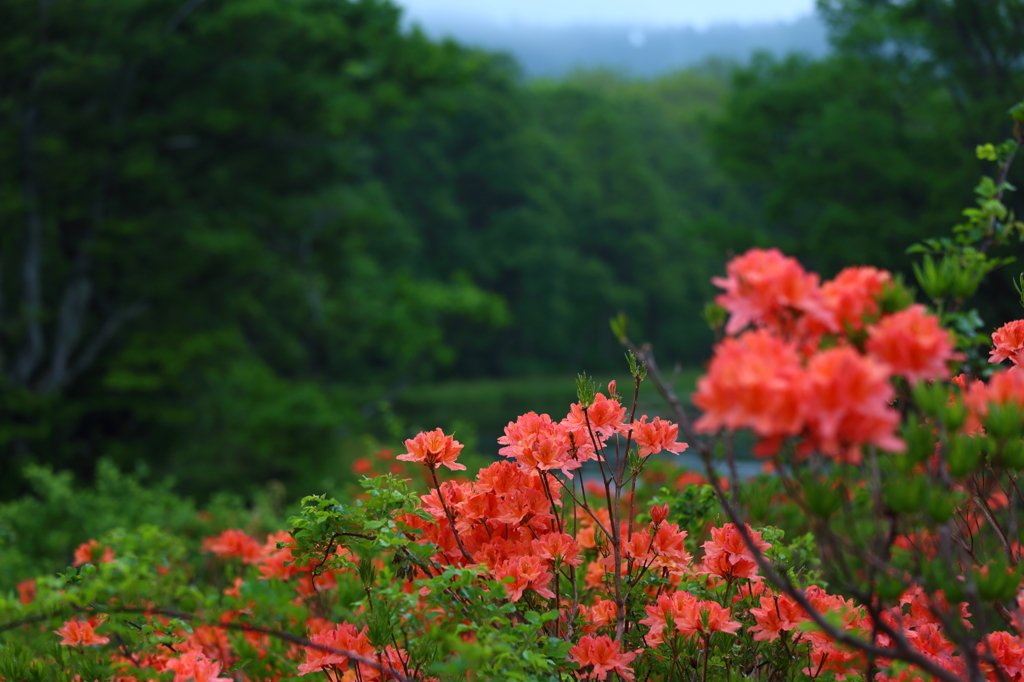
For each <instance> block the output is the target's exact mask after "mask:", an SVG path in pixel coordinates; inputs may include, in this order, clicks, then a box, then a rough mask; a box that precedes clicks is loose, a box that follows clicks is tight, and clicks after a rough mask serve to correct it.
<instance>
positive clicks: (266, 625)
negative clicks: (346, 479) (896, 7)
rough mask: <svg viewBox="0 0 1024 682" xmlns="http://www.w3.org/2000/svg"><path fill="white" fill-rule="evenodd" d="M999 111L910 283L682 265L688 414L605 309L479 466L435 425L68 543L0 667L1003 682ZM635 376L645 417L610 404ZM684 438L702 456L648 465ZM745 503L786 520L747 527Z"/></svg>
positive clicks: (1005, 545)
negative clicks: (249, 517) (586, 349)
mask: <svg viewBox="0 0 1024 682" xmlns="http://www.w3.org/2000/svg"><path fill="white" fill-rule="evenodd" d="M1014 116H1015V117H1016V121H1017V122H1016V127H1015V129H1014V137H1013V139H1011V140H1009V141H1008V142H1006V143H1004V144H1002V145H999V146H995V145H985V146H981V147H979V148H978V156H979V158H981V159H983V160H987V161H989V162H992V163H994V164H995V168H996V172H995V175H994V177H993V178H988V179H987V180H985V181H983V182H982V183H981V184H980V185H979V186H978V189H977V192H978V195H979V201H978V206H977V207H976V208H971V209H968V210H967V211H965V214H964V218H965V220H964V223H963V224H961V225H958V226H957V227H956V228H955V230H954V236H953V237H951V238H944V239H937V240H933V241H929V242H926V243H924V244H922V245H920V246H919V247H917V248H916V249H915V250H916V251H919V252H921V253H922V259H921V264H920V266H919V267H918V269H917V273H916V274H917V280H918V285H919V286H920V289H921V292H922V294H923V297H924V299H925V300H924V302H923V303H917V302H915V298H914V293H913V292H912V291H911V290H910V289H909V287H907V286H906V285H905V284H904V283H903V282H902V281H901V279H900V278H899V277H896V276H894V275H892V274H891V273H888V272H886V271H883V270H879V269H875V268H872V267H866V266H864V267H853V268H848V269H846V270H844V271H842V272H840V273H839V274H838V275H837V276H836V277H835V278H833V279H831V280H829V281H826V282H824V283H823V282H821V280H820V278H819V277H818V276H817V275H816V274H814V273H811V272H807V271H806V270H805V269H804V268H803V267H802V266H801V265H800V263H798V262H797V261H796V260H794V259H792V258H789V257H786V256H785V255H784V254H782V253H781V252H779V251H778V250H775V249H754V250H751V251H749V252H747V253H745V254H742V255H740V256H739V257H737V258H735V259H734V260H732V261H731V262H730V263H729V265H728V267H727V269H726V272H725V276H724V277H721V278H716V279H715V280H714V283H715V284H716V285H717V286H718V287H720V288H721V290H722V293H721V294H720V295H719V296H718V297H717V299H716V302H715V304H714V305H712V306H710V307H709V308H708V315H707V317H708V320H709V321H710V322H711V323H712V324H713V326H715V327H716V329H717V330H718V332H719V335H720V340H719V342H718V343H717V345H716V347H715V350H714V354H713V357H712V358H711V360H710V362H709V363H708V365H707V371H706V373H705V374H704V376H702V377H701V378H700V379H699V381H698V383H697V390H696V392H695V393H694V395H693V397H692V403H693V405H694V406H695V407H696V408H698V410H699V415H696V417H694V415H692V414H689V413H688V412H687V411H686V409H684V406H683V403H682V402H681V401H680V400H679V398H678V397H677V396H676V395H675V392H674V390H673V388H672V385H671V382H670V381H669V380H667V379H666V377H664V376H663V375H662V374H661V372H660V370H659V368H658V364H657V362H656V360H655V357H654V354H653V352H652V350H651V348H650V347H649V346H647V345H642V346H635V345H634V344H633V343H632V342H631V341H630V339H629V338H628V337H627V335H626V328H625V323H624V321H623V320H621V319H620V320H617V321H616V322H615V323H614V327H615V329H616V331H617V333H618V335H619V336H620V338H621V339H622V341H623V343H624V344H626V345H627V346H628V347H629V348H630V351H629V353H628V355H627V358H628V361H629V368H630V373H631V376H632V383H631V384H630V385H628V386H621V387H620V386H618V385H616V383H615V382H612V383H611V384H609V385H608V386H607V387H603V386H602V387H599V386H597V385H595V383H594V382H592V381H590V380H588V379H587V378H586V377H581V378H580V380H579V381H578V383H577V402H576V403H574V404H572V405H570V406H567V408H568V409H567V413H566V414H565V415H564V417H562V418H560V419H556V418H552V417H551V416H549V415H547V414H536V413H534V412H530V413H527V414H524V415H521V416H519V417H518V418H517V419H515V420H514V421H511V422H510V423H509V424H508V426H507V427H506V428H505V433H504V436H502V437H501V438H500V439H499V440H498V445H499V446H500V447H499V448H498V450H497V455H498V456H499V458H498V460H497V461H495V462H494V463H492V464H490V465H489V466H485V467H483V468H481V469H480V470H479V471H475V472H469V471H468V470H467V467H466V465H465V464H464V463H463V462H461V461H460V458H461V456H462V449H463V446H462V444H460V443H459V442H458V441H457V440H456V439H455V438H454V436H453V435H452V434H446V433H444V432H443V431H442V430H440V429H436V430H434V431H428V432H423V433H420V434H419V435H417V436H415V437H414V438H411V439H409V440H406V441H405V443H404V448H403V451H402V452H401V453H400V454H398V455H397V456H395V455H394V453H389V452H388V451H382V452H381V453H379V455H378V456H377V457H376V458H375V459H365V460H360V461H359V462H358V463H357V468H358V470H359V471H360V473H362V474H364V477H363V479H362V482H361V484H360V489H359V491H358V493H357V494H356V495H355V496H354V497H353V499H352V500H351V501H350V502H340V501H339V500H338V499H336V498H334V497H330V496H328V495H315V496H310V497H307V498H305V499H304V500H303V501H302V504H301V509H300V510H299V512H298V513H296V514H295V515H293V516H292V517H291V518H290V519H289V520H288V523H287V526H286V527H283V528H282V529H280V530H278V531H274V532H269V533H268V532H260V533H257V532H256V530H255V528H238V527H232V528H226V529H222V530H221V531H220V532H218V533H214V534H210V535H208V536H207V537H205V538H203V539H202V540H201V541H198V540H196V539H194V538H191V537H189V536H188V535H187V534H183V533H180V532H178V533H175V532H170V531H168V530H167V529H164V528H160V527H159V526H158V525H142V526H139V527H137V528H136V529H135V530H133V531H132V532H126V531H124V530H120V529H116V528H115V529H112V530H109V531H108V532H106V533H104V534H102V535H101V536H100V537H93V538H82V540H83V543H82V544H81V545H80V546H79V547H78V549H77V550H76V551H75V552H74V555H73V557H71V559H72V561H71V566H70V567H68V568H67V569H66V570H64V571H62V572H60V573H57V574H49V575H38V576H35V577H30V578H27V579H25V580H22V581H20V582H19V583H18V585H17V589H16V590H14V591H12V592H10V593H9V594H8V595H7V596H6V597H3V598H2V600H0V614H2V618H3V621H4V622H3V623H0V634H2V640H0V642H2V644H0V646H2V648H0V678H2V679H3V680H7V681H9V682H14V681H15V680H50V679H54V680H69V681H70V680H168V681H169V680H174V681H175V682H186V681H188V680H195V681H196V682H208V681H217V680H243V679H244V680H264V679H273V680H279V679H297V678H300V677H305V676H309V675H313V676H316V677H319V678H321V679H322V678H326V679H327V680H329V681H330V682H343V681H348V680H355V681H359V682H363V681H366V682H369V681H374V680H401V681H403V682H411V681H413V680H417V681H427V680H438V681H440V680H456V679H458V680H466V679H488V680H489V679H510V680H552V679H559V680H581V679H598V680H608V679H620V680H694V681H699V682H707V680H732V679H759V680H766V681H775V680H795V679H811V680H819V679H820V680H833V679H834V680H845V679H847V678H851V679H861V678H862V679H869V680H880V681H889V680H900V681H903V680H906V681H911V680H918V679H920V680H925V679H940V680H944V681H946V682H953V681H954V680H993V681H995V680H998V681H1000V682H1019V681H1020V680H1021V679H1022V676H1024V638H1022V636H1021V633H1022V631H1024V613H1022V609H1024V592H1022V591H1021V584H1022V571H1024V569H1022V568H1021V558H1022V545H1021V542H1022V534H1021V528H1020V522H1019V516H1020V513H1021V512H1022V511H1024V495H1022V492H1021V488H1020V484H1019V482H1018V476H1019V473H1020V472H1021V471H1024V440H1022V436H1024V372H1022V371H1021V370H1020V369H1019V365H1021V364H1022V363H1024V320H1018V321H1015V322H1010V323H1009V324H1006V325H1003V326H1001V327H999V328H998V329H996V330H995V331H994V332H991V333H990V332H989V331H988V330H987V329H986V328H985V324H984V322H983V321H982V320H980V319H979V316H978V315H977V313H976V312H974V311H973V310H972V309H971V308H970V307H969V300H970V297H971V296H972V295H973V294H974V292H975V291H976V289H977V287H978V285H979V283H980V282H981V280H982V278H983V277H984V276H985V275H986V274H987V273H988V272H990V271H992V270H993V269H995V268H997V267H1000V266H1002V265H1005V264H1006V261H1005V259H999V258H996V257H994V256H992V255H990V251H991V250H992V249H993V247H997V246H1001V245H1006V244H1009V243H1011V242H1019V241H1020V240H1021V239H1022V237H1024V225H1022V224H1021V223H1020V222H1019V221H1017V220H1016V219H1015V217H1014V216H1013V214H1012V213H1011V212H1010V211H1009V210H1008V209H1007V208H1006V206H1005V204H1004V203H1003V197H1004V194H1005V193H1006V192H1008V191H1011V190H1012V188H1011V187H1010V186H1009V185H1008V184H1007V183H1006V180H1005V178H1006V172H1007V169H1008V168H1009V167H1010V164H1011V163H1012V161H1013V158H1014V156H1015V154H1016V152H1017V150H1018V148H1019V146H1020V144H1021V142H1022V138H1024V136H1022V133H1021V121H1022V120H1024V105H1022V106H1021V107H1018V108H1017V109H1015V110H1014ZM1021 284H1022V287H1024V276H1022V283H1021ZM1021 295H1022V296H1024V293H1022V294H1021ZM643 381H652V382H654V383H655V385H656V386H657V388H658V389H659V390H660V391H661V392H662V394H663V396H664V397H665V399H666V402H667V405H668V406H669V409H670V410H671V412H672V417H673V419H671V420H670V419H665V418H663V417H662V416H648V415H644V414H637V407H636V406H637V397H638V395H639V390H640V386H641V383H642V382H643ZM745 435H746V436H752V437H753V440H754V445H753V448H752V450H753V454H754V456H756V457H758V458H761V459H763V460H764V462H765V466H766V467H767V468H768V469H770V471H771V478H770V479H762V482H764V481H766V480H770V483H766V484H765V486H762V489H760V490H759V489H758V488H759V486H760V485H761V482H758V481H754V482H749V481H741V480H740V478H739V476H738V475H737V473H736V444H737V442H740V441H742V438H743V437H744V436H745ZM684 451H692V452H696V453H697V454H698V455H699V456H700V458H701V459H702V461H703V463H704V467H705V470H704V472H703V475H698V474H694V473H692V472H691V473H688V474H683V475H681V476H680V475H673V476H674V483H675V484H674V485H664V486H659V485H657V484H656V483H654V482H655V481H657V480H665V481H666V482H668V481H670V480H672V479H668V478H666V475H667V474H666V466H667V465H666V460H671V459H673V457H674V456H675V455H678V454H680V453H682V452H684ZM659 477H660V479H659ZM683 483H686V485H682V484H683ZM765 489H767V490H768V491H769V495H770V497H769V499H768V501H767V502H766V501H765V499H764V494H765V492H764V491H765ZM766 507H775V508H778V509H796V510H798V511H799V513H798V515H797V518H796V520H795V521H793V522H787V523H786V524H784V525H786V526H787V528H779V527H776V526H772V525H764V524H758V523H756V522H753V523H752V522H751V521H752V519H753V518H754V517H763V516H764V515H765V513H766ZM759 510H760V511H759ZM779 517H780V518H782V517H783V515H781V514H780V515H779ZM786 518H789V519H790V520H791V521H792V520H793V516H792V515H791V516H788V517H786Z"/></svg>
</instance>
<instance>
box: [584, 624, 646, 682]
mask: <svg viewBox="0 0 1024 682" xmlns="http://www.w3.org/2000/svg"><path fill="white" fill-rule="evenodd" d="M569 658H570V659H572V660H574V661H576V662H577V663H579V664H580V667H582V668H586V667H590V666H593V670H591V671H590V672H588V673H587V674H586V675H584V679H592V680H604V679H607V678H608V673H610V672H614V673H615V674H617V675H618V676H619V677H621V678H622V679H624V680H629V682H632V680H633V670H632V669H631V668H630V667H629V664H630V663H632V662H633V659H634V658H636V653H634V652H632V651H626V652H622V653H620V652H619V642H618V641H616V640H613V639H612V638H611V637H609V636H608V635H601V636H600V637H594V636H593V635H583V636H582V637H580V642H579V644H577V645H576V646H574V647H573V648H571V649H569Z"/></svg>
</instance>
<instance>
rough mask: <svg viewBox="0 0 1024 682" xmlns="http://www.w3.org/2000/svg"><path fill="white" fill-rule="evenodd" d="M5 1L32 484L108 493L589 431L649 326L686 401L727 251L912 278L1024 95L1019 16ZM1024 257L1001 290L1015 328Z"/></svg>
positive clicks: (318, 478) (859, 8) (902, 9)
mask: <svg viewBox="0 0 1024 682" xmlns="http://www.w3.org/2000/svg"><path fill="white" fill-rule="evenodd" d="M0 17H3V19H2V21H0V457H2V466H0V497H2V498H8V499H9V498H12V497H16V496H18V495H20V494H22V493H24V492H25V491H26V490H27V489H28V486H29V481H28V480H27V479H26V477H25V476H24V474H23V472H24V471H26V469H25V467H26V465H29V464H32V463H34V464H40V465H45V466H50V467H53V468H54V469H58V470H68V471H70V472H72V473H73V475H74V476H75V477H77V478H78V479H79V480H81V481H85V482H88V481H89V480H90V479H91V477H93V476H94V474H95V472H96V470H97V464H98V463H99V462H100V461H101V460H102V461H105V462H108V463H109V464H108V465H106V466H114V467H117V468H120V469H121V470H128V471H135V470H138V471H140V472H142V474H144V475H145V476H148V477H151V478H154V479H157V480H161V481H171V482H172V485H173V486H174V488H175V489H176V490H177V491H178V492H181V493H185V494H187V495H190V496H195V497H197V498H199V499H204V498H208V497H209V496H210V495H211V494H213V493H214V492H215V491H224V490H228V491H235V492H238V493H241V494H252V493H253V492H254V491H257V490H265V489H266V488H267V486H268V485H269V486H272V487H274V489H275V490H279V491H282V492H281V493H280V495H281V496H288V497H289V498H295V497H297V496H298V495H301V494H304V493H316V492H323V491H325V490H328V489H330V488H331V487H332V486H335V485H336V484H338V483H339V482H342V481H344V480H345V479H346V478H347V477H351V476H352V472H351V470H352V465H353V462H354V461H355V460H356V458H358V457H361V456H363V455H365V454H366V453H369V452H373V451H374V450H376V449H378V448H380V447H383V446H397V445H398V444H399V443H400V442H401V439H403V438H406V437H410V436H411V435H413V434H415V433H416V431H418V430H419V429H421V428H434V427H437V426H440V427H443V428H445V429H446V430H448V431H451V430H454V431H455V433H456V437H457V438H458V439H459V440H461V441H462V442H464V443H466V444H467V447H468V450H467V451H469V450H472V451H474V452H476V453H477V454H478V455H479V456H481V457H489V456H493V455H494V453H495V451H496V446H495V444H494V438H495V437H496V436H497V435H499V434H500V432H501V427H502V425H503V424H504V423H506V422H507V421H509V420H510V419H514V418H515V416H516V415H518V414H520V413H522V412H524V411H527V410H531V409H532V410H537V411H548V412H551V413H552V414H553V415H555V416H559V415H561V414H564V412H565V411H566V409H567V406H568V404H569V402H571V400H572V399H573V395H574V384H573V377H574V376H575V375H576V374H577V373H579V372H583V371H586V372H589V373H590V374H592V375H595V376H596V377H598V378H599V379H601V380H602V381H606V380H608V379H611V378H616V377H620V378H623V377H624V375H625V372H624V369H625V364H624V362H623V359H622V349H621V348H620V347H619V344H618V343H617V341H616V339H615V338H614V337H613V335H612V334H611V332H610V329H609V324H608V321H609V319H610V318H611V317H613V316H616V315H618V314H620V313H624V314H625V315H626V317H627V318H628V320H629V331H630V334H631V336H632V337H633V338H634V339H635V340H637V341H647V342H650V343H651V344H652V345H653V347H654V348H655V351H656V353H657V355H658V356H659V358H660V359H661V364H662V365H663V366H666V367H670V368H671V367H675V368H676V370H677V371H676V380H677V384H678V387H679V390H680V391H681V392H683V393H687V392H688V390H689V387H691V386H692V384H693V381H694V378H695V377H696V376H697V374H698V373H699V371H700V366H701V364H702V363H703V362H704V361H705V360H706V358H707V357H708V355H709V348H710V342H711V340H712V332H711V331H710V330H709V329H708V327H707V325H706V324H705V323H704V322H703V321H702V310H703V307H704V305H705V303H706V302H707V301H708V300H709V299H710V297H711V296H712V295H713V288H712V287H711V285H710V283H709V279H710V277H712V276H713V275H715V274H717V273H719V272H721V271H722V269H723V266H724V264H725V262H726V260H727V259H728V258H729V256H730V255H731V254H735V253H737V252H740V251H742V250H744V249H746V248H749V247H751V246H754V245H760V246H768V245H775V246H779V247H781V248H782V249H784V250H785V251H787V252H788V253H791V254H794V255H796V256H798V257H799V258H800V259H801V260H802V261H803V262H804V263H805V265H806V266H807V267H809V268H812V269H815V270H817V271H819V272H821V273H822V274H823V275H824V276H830V275H832V274H834V273H835V272H836V271H838V270H839V269H840V268H842V267H843V266H846V265H850V264H875V265H879V266H883V267H887V268H891V269H893V270H896V271H900V272H906V271H907V269H908V266H909V259H908V257H907V256H906V255H905V250H906V248H907V246H909V245H910V244H911V243H913V242H914V241H916V240H919V239H921V238H923V237H928V236H944V235H947V234H949V230H950V228H951V227H952V226H953V225H954V224H955V223H956V222H957V221H958V220H959V218H960V214H961V211H962V209H963V208H965V207H967V206H970V205H972V203H973V201H974V196H973V194H972V187H973V186H974V184H975V183H976V181H977V177H978V175H979V174H980V172H981V170H982V168H981V165H980V164H979V162H978V161H977V160H976V159H975V158H974V155H973V149H974V146H975V145H976V144H979V143H982V142H989V141H1001V140H1002V139H1005V138H1006V137H1007V136H1008V129H1007V121H1008V118H1007V116H1006V110H1007V108H1008V107H1009V106H1010V105H1011V104H1013V103H1014V102H1016V101H1019V100H1020V98H1021V96H1022V95H1024V40H1022V39H1021V36H1024V2H1021V0H821V1H820V2H818V3H817V5H814V4H812V3H810V2H803V1H798V0H779V1H778V2H772V1H769V0H757V1H754V0H745V1H741V0H732V1H731V2H726V1H722V2H716V3H706V2H704V3H697V2H670V1H668V0H662V1H660V2H659V1H656V0H632V1H631V2H611V1H610V0H601V1H600V2H598V1H596V0H590V1H588V2H583V1H582V0H580V1H576V0H545V1H543V2H542V1H541V0H530V1H526V0H517V1H516V2H512V1H511V0H501V1H497V0H492V1H490V2H486V3H485V2H480V1H479V0H477V1H474V2H469V0H462V1H461V2H460V1H458V0H444V1H442V0H408V2H407V4H406V5H404V6H403V5H400V4H394V3H392V2H386V1H384V0H31V1H30V0H0ZM1022 180H1024V178H1022V177H1021V174H1020V169H1019V168H1018V169H1017V175H1016V176H1015V177H1014V178H1011V181H1013V182H1015V183H1016V184H1018V185H1019V184H1020V183H1021V181H1022ZM1015 201H1018V204H1017V206H1018V208H1019V200H1015ZM1006 255H1013V254H1012V253H1008V254H1006ZM1015 273H1016V271H1015V270H1014V267H1013V266H1010V267H1008V268H1004V271H1002V272H1000V273H998V275H997V276H995V277H993V278H991V279H990V281H989V284H987V285H986V286H988V287H989V288H988V289H987V290H986V291H985V292H984V295H983V296H982V299H983V301H984V303H983V305H984V306H986V307H985V309H984V310H982V311H981V313H982V314H983V315H984V316H985V319H986V321H988V322H990V323H991V325H992V326H993V328H994V327H995V326H997V325H998V324H1000V323H1001V322H1003V321H1006V320H1008V319H1012V318H1014V317H1017V316H1018V313H1019V311H1017V310H1015V305H1016V304H1015V298H1016V297H1015V295H1014V293H1013V289H1012V286H1011V284H1010V280H1011V278H1012V276H1013V275H1014V274H1015ZM910 281H912V278H910ZM642 402H643V410H644V411H647V412H648V413H652V414H653V413H654V412H656V411H657V410H658V409H659V408H658V406H657V401H656V400H654V398H653V397H652V396H648V395H646V394H645V395H643V396H642Z"/></svg>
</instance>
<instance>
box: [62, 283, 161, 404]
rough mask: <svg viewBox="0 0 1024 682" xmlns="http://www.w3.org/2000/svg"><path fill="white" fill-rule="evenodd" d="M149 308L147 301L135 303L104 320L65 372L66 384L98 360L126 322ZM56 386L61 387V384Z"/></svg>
mask: <svg viewBox="0 0 1024 682" xmlns="http://www.w3.org/2000/svg"><path fill="white" fill-rule="evenodd" d="M148 309H149V304H147V303H134V304H132V305H130V306H128V307H126V308H122V309H121V310H119V311H118V312H116V313H114V314H113V315H111V316H110V317H108V318H107V321H106V322H104V323H103V326H102V327H100V329H99V331H97V332H96V335H95V336H94V337H93V338H92V341H90V342H89V344H88V345H87V346H86V347H85V348H84V349H83V350H82V352H81V354H80V355H79V356H78V360H77V361H75V362H74V364H72V366H71V368H70V369H69V370H68V371H67V373H66V374H65V380H64V385H67V384H69V383H71V382H72V381H74V380H75V378H76V377H77V376H78V375H79V374H81V373H82V372H84V371H85V370H87V369H89V367H91V366H92V364H93V363H94V362H96V358H97V357H98V356H99V354H100V351H102V350H103V348H104V347H105V346H106V345H107V344H108V343H110V341H111V340H112V339H113V338H114V336H115V335H116V334H117V332H118V331H120V329H121V327H123V326H124V325H125V323H126V322H128V321H129V320H132V319H134V318H136V317H138V316H139V315H142V314H143V313H145V312H146V311H147V310H148ZM56 388H59V386H58V387H56Z"/></svg>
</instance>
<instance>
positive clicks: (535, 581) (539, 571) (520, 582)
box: [493, 556, 555, 602]
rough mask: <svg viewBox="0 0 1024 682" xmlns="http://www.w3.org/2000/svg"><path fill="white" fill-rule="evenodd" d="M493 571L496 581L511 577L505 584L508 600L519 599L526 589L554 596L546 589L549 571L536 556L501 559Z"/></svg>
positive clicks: (549, 580) (550, 597) (551, 597)
mask: <svg viewBox="0 0 1024 682" xmlns="http://www.w3.org/2000/svg"><path fill="white" fill-rule="evenodd" d="M493 573H494V579H495V580H498V581H501V580H504V579H505V578H512V581H511V582H509V583H506V584H505V590H506V591H507V592H508V600H509V601H512V602H516V601H519V600H520V599H522V597H523V592H524V591H525V590H527V589H531V590H533V591H534V592H536V593H537V594H539V595H540V596H542V597H547V598H548V599H553V598H554V596H555V593H554V592H552V591H551V590H549V589H548V584H549V583H550V582H551V573H549V572H548V569H547V566H545V565H544V563H543V562H542V561H541V560H540V559H539V558H538V557H535V556H520V557H515V558H512V559H509V560H508V561H503V562H501V563H500V564H498V565H497V566H495V567H494V571H493Z"/></svg>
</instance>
